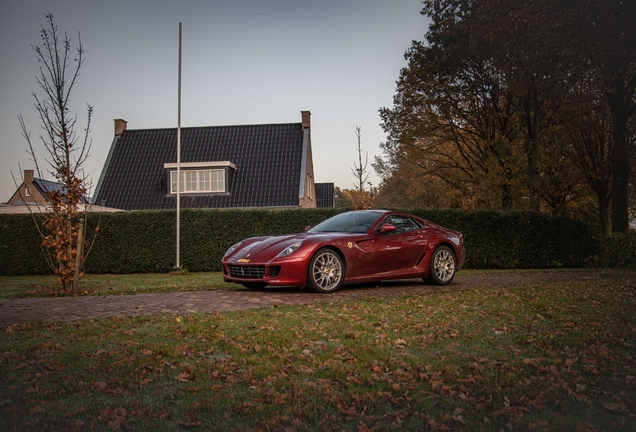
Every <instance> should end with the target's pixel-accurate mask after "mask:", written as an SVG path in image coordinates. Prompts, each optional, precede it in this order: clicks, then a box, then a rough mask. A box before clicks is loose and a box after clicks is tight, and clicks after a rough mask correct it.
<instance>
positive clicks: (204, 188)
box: [170, 169, 225, 194]
mask: <svg viewBox="0 0 636 432" xmlns="http://www.w3.org/2000/svg"><path fill="white" fill-rule="evenodd" d="M179 174H180V177H181V181H180V182H181V192H186V193H197V192H208V193H210V192H225V170H222V169H215V170H181V172H180V173H179ZM170 193H173V194H176V193H177V172H176V171H170Z"/></svg>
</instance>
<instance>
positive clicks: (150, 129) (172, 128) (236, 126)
mask: <svg viewBox="0 0 636 432" xmlns="http://www.w3.org/2000/svg"><path fill="white" fill-rule="evenodd" d="M288 125H289V126H291V125H302V123H301V122H288V123H254V124H242V125H217V126H185V127H184V126H181V130H184V129H220V128H238V127H256V126H288ZM176 129H177V127H176V126H175V127H169V128H143V129H126V130H125V131H124V132H128V131H167V130H176Z"/></svg>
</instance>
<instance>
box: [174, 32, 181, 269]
mask: <svg viewBox="0 0 636 432" xmlns="http://www.w3.org/2000/svg"><path fill="white" fill-rule="evenodd" d="M181 35H182V25H181V23H179V85H178V87H179V90H178V96H177V99H178V102H177V265H176V266H175V269H176V270H180V269H181V261H180V259H179V249H180V238H179V233H180V231H181V40H182V36H181Z"/></svg>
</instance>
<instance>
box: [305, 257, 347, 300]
mask: <svg viewBox="0 0 636 432" xmlns="http://www.w3.org/2000/svg"><path fill="white" fill-rule="evenodd" d="M344 275H345V266H344V262H343V261H342V258H340V255H338V254H337V253H336V252H335V251H333V250H331V249H328V248H322V249H319V250H318V252H316V253H315V254H314V256H313V257H312V258H311V260H310V261H309V268H308V269H307V289H309V290H310V291H313V292H317V293H330V292H334V291H336V290H337V289H338V288H340V285H342V281H343V280H344Z"/></svg>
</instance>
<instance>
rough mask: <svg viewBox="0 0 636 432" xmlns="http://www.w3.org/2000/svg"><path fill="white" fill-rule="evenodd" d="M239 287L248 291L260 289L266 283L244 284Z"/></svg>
mask: <svg viewBox="0 0 636 432" xmlns="http://www.w3.org/2000/svg"><path fill="white" fill-rule="evenodd" d="M241 285H243V286H244V287H245V288H249V289H262V288H265V287H266V286H267V284H266V283H262V282H244V283H242V284H241Z"/></svg>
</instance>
